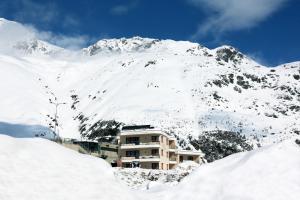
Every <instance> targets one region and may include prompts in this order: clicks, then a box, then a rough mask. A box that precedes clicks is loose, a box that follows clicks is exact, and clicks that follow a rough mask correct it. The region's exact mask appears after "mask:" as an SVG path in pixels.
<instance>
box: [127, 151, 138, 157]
mask: <svg viewBox="0 0 300 200" xmlns="http://www.w3.org/2000/svg"><path fill="white" fill-rule="evenodd" d="M139 156H140V152H139V151H137V150H135V151H126V157H135V158H139Z"/></svg>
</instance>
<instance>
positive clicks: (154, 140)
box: [151, 136, 159, 142]
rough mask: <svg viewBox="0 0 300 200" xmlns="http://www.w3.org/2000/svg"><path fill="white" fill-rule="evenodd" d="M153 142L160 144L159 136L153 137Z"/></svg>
mask: <svg viewBox="0 0 300 200" xmlns="http://www.w3.org/2000/svg"><path fill="white" fill-rule="evenodd" d="M151 141H152V142H159V139H158V136H151Z"/></svg>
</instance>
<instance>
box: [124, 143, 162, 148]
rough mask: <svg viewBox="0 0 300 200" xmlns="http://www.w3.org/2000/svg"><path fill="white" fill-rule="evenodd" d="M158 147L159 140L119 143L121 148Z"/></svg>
mask: <svg viewBox="0 0 300 200" xmlns="http://www.w3.org/2000/svg"><path fill="white" fill-rule="evenodd" d="M159 147H160V143H159V142H147V143H142V142H141V143H125V144H121V149H142V148H159Z"/></svg>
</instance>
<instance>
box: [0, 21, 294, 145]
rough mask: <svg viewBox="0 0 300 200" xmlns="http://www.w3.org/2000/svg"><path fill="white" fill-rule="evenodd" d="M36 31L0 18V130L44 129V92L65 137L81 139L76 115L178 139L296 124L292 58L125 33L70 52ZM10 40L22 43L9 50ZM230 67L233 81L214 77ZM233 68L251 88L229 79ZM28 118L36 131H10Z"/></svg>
mask: <svg viewBox="0 0 300 200" xmlns="http://www.w3.org/2000/svg"><path fill="white" fill-rule="evenodd" d="M19 28H20V29H22V30H24V31H25V32H26V33H28V34H22V31H19V32H20V33H21V34H22V35H23V36H24V37H20V36H19V35H18V34H17V33H19V32H18V31H15V30H18V29H19ZM10 31H13V32H15V33H16V34H17V35H11V34H8V33H10ZM7 35H9V36H11V37H13V36H14V37H13V38H7V37H6V36H7ZM36 37H37V36H36V34H34V31H33V30H32V29H30V28H28V27H27V26H22V25H21V24H18V23H16V22H11V21H8V20H4V19H1V23H0V44H2V42H3V44H4V43H5V45H1V47H4V48H1V50H0V80H1V84H0V90H1V93H0V110H1V112H0V131H1V132H2V133H4V134H8V135H10V134H11V132H17V133H22V134H24V135H23V137H29V136H34V135H35V134H40V135H41V134H43V133H44V132H46V134H47V136H48V137H52V134H50V132H51V130H53V128H52V127H51V126H53V117H54V113H55V106H54V105H53V104H50V103H49V99H51V100H52V101H53V102H54V101H55V102H57V103H61V102H64V103H66V104H64V105H61V106H59V108H58V123H59V126H58V130H59V134H60V135H61V136H63V137H66V138H80V137H81V136H80V132H79V130H78V127H79V126H80V125H81V124H80V121H79V120H78V116H79V115H81V114H82V115H83V116H84V117H87V121H86V122H85V124H86V126H87V128H89V127H91V126H92V125H93V124H94V123H96V122H97V121H99V120H117V121H120V122H123V123H125V124H151V125H153V126H156V127H157V128H161V129H163V130H164V131H166V132H169V133H172V134H174V135H176V136H178V137H179V138H180V139H183V140H185V141H186V142H187V144H188V139H187V138H188V136H189V135H191V136H193V137H194V138H196V137H197V136H198V135H199V134H201V133H202V132H204V131H214V130H229V131H234V132H241V133H242V134H244V135H246V136H247V138H248V139H249V140H250V141H251V142H253V143H255V144H256V143H260V144H262V145H267V144H272V143H276V142H279V141H281V140H284V139H286V138H290V137H292V136H293V135H295V134H296V132H297V131H299V130H300V124H299V123H300V118H299V117H300V116H299V114H298V111H297V110H295V109H291V108H293V106H294V108H296V107H295V106H300V105H299V102H300V101H299V95H300V94H299V91H300V88H299V87H300V86H299V81H297V80H296V79H294V78H293V75H295V74H299V68H300V64H299V62H295V63H290V64H286V65H283V66H279V67H276V68H274V69H276V71H275V72H271V71H270V70H271V69H270V68H267V67H264V66H261V65H260V64H259V63H257V62H255V61H254V60H251V59H250V58H248V57H247V56H245V55H243V56H244V57H243V58H242V59H239V60H238V61H236V62H234V61H229V62H225V61H224V60H219V61H218V60H217V59H218V53H217V52H218V51H222V50H224V49H227V50H228V49H229V50H231V51H237V50H236V49H234V48H232V47H228V46H222V47H219V48H216V49H208V48H206V47H203V46H201V45H199V44H197V43H191V42H187V41H173V40H156V39H151V38H140V37H134V38H121V39H107V40H100V41H99V42H97V43H96V44H94V45H92V46H90V47H87V48H85V49H82V50H80V51H73V52H70V51H67V50H65V49H62V48H59V47H56V46H54V45H51V44H48V43H46V42H44V41H41V40H39V38H36ZM7 41H9V44H6V42H7ZM24 42H25V43H24ZM17 44H19V45H20V44H22V45H21V47H20V46H19V48H16V45H17ZM17 46H18V45H17ZM20 51H21V53H20ZM237 53H239V52H237ZM241 55H242V54H241ZM229 74H233V75H234V83H232V84H228V85H223V86H222V87H219V86H217V85H215V84H213V81H215V80H221V79H222V78H221V77H222V76H228V75H229ZM244 74H250V75H255V76H257V77H259V78H262V77H266V82H265V83H258V82H255V81H251V80H250V79H249V78H246V77H245V75H244ZM238 76H242V77H244V79H245V80H246V81H249V84H250V85H251V87H250V88H248V89H243V88H242V87H241V86H240V85H238V84H237V77H238ZM281 86H287V87H289V88H290V91H288V88H287V89H280V88H281ZM235 87H238V88H239V89H240V90H241V92H240V93H239V92H237V91H235V89H234V88H235ZM293 91H294V92H293ZM213 94H217V95H219V96H220V97H221V98H220V100H216V99H214V96H213ZM72 95H76V96H77V100H78V102H76V104H75V107H74V109H72V105H74V103H75V101H74V100H72V98H71V96H72ZM284 98H288V99H289V100H287V99H284ZM55 99H57V100H55ZM274 114H275V115H276V117H277V118H274V117H272V116H273V115H274ZM1 123H2V124H4V125H5V126H4V125H1ZM50 124H51V125H50ZM7 125H9V129H8V128H7ZM15 125H16V128H15V131H13V129H14V126H15ZM28 126H29V127H30V128H33V129H35V127H42V129H40V128H38V129H35V130H36V131H35V132H36V133H35V134H32V133H31V132H30V131H27V130H29V129H26V130H25V129H24V131H20V130H19V129H18V128H20V127H28ZM39 130H42V131H39ZM20 137H22V136H20Z"/></svg>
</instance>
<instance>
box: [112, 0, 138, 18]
mask: <svg viewBox="0 0 300 200" xmlns="http://www.w3.org/2000/svg"><path fill="white" fill-rule="evenodd" d="M137 5H138V1H137V0H135V1H131V2H130V3H128V4H121V5H117V6H115V7H113V8H112V9H111V10H110V13H111V14H113V15H124V14H127V13H128V12H129V11H130V10H132V9H134V8H135V7H136V6H137Z"/></svg>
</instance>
